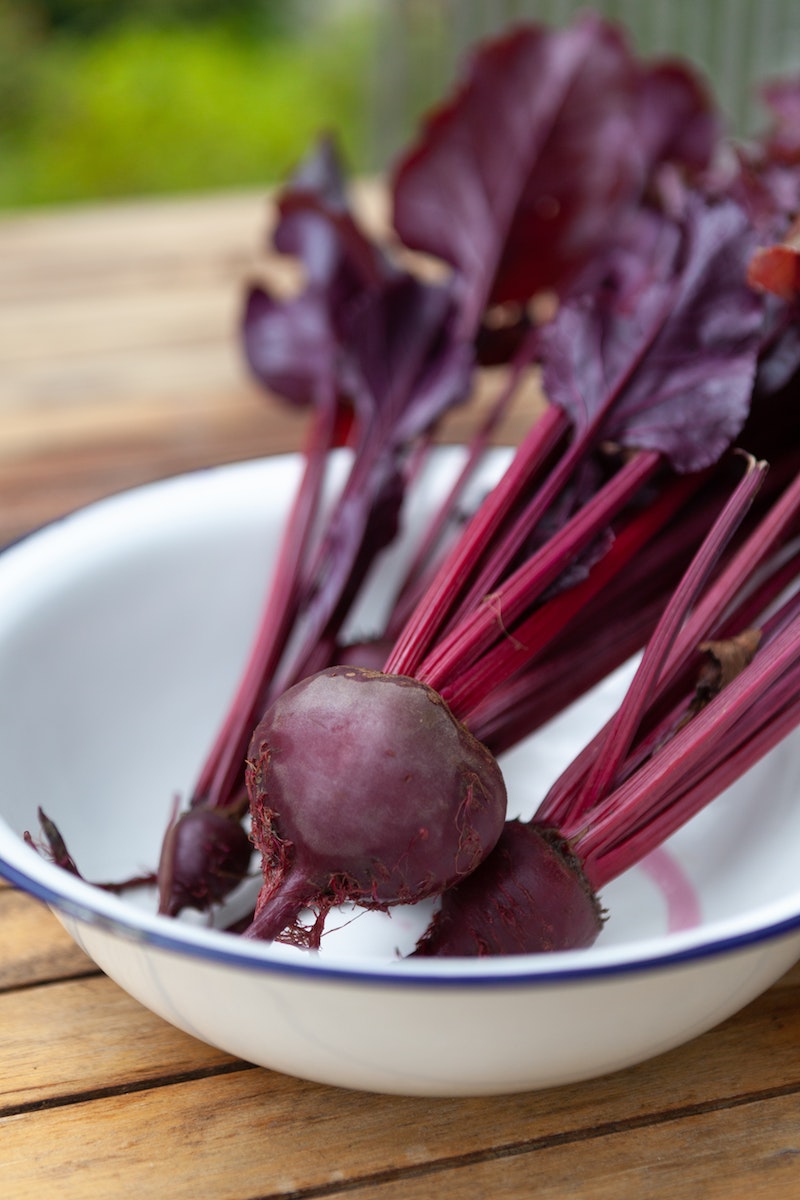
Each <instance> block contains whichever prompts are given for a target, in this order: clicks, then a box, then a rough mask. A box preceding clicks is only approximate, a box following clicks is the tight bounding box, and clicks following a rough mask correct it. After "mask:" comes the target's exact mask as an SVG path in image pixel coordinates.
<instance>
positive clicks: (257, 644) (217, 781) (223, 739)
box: [191, 398, 338, 807]
mask: <svg viewBox="0 0 800 1200" xmlns="http://www.w3.org/2000/svg"><path fill="white" fill-rule="evenodd" d="M337 411H338V408H337V405H336V402H335V400H334V399H332V398H329V400H328V402H326V403H322V404H320V405H319V406H318V408H317V409H316V410H315V419H314V422H313V424H312V426H311V429H310V431H309V436H308V441H307V444H306V450H305V454H304V468H303V475H302V478H301V481H300V486H299V488H298V489H297V492H296V494H295V497H294V501H293V504H292V509H291V512H290V513H289V516H288V518H287V521H286V525H285V526H284V534H283V541H282V544H281V547H280V550H279V553H278V558H277V562H276V566H275V571H274V574H273V577H272V581H271V585H270V589H269V594H268V596H267V600H266V603H265V605H264V608H263V610H262V616H261V620H260V623H259V627H258V630H257V633H256V636H255V639H254V642H253V646H252V649H251V651H250V654H249V656H248V660H247V665H246V668H245V672H244V675H243V676H242V679H241V681H240V683H239V686H238V689H237V692H236V695H235V696H234V699H233V701H232V703H231V705H230V707H229V709H228V712H227V715H226V717H225V720H224V721H223V723H222V725H221V727H220V729H219V731H218V733H217V737H216V739H215V741H214V743H213V745H212V747H211V750H210V752H209V754H208V756H207V758H206V761H205V763H204V765H203V767H202V768H201V771H200V773H199V775H198V778H197V781H196V783H195V786H194V791H193V794H192V800H191V804H192V807H195V806H197V805H200V804H206V805H210V806H214V807H224V806H226V805H228V804H230V802H231V800H232V799H234V797H235V796H236V795H237V794H241V793H243V791H244V760H245V754H246V751H247V746H248V743H249V741H250V738H251V736H252V732H253V727H254V726H255V724H256V722H257V720H258V718H259V717H260V715H261V713H262V711H263V709H264V706H265V704H266V703H267V700H268V696H269V689H270V684H271V681H272V677H273V674H274V672H275V670H276V668H277V665H278V662H279V660H280V658H281V655H282V654H283V652H284V649H285V644H286V638H287V636H288V634H289V631H290V630H291V627H292V622H293V619H294V616H295V603H294V601H295V598H296V594H297V589H298V586H299V580H300V572H301V566H302V562H303V556H304V553H305V551H306V548H307V545H308V539H309V535H310V531H311V528H312V526H313V523H314V519H315V517H316V515H317V512H318V509H319V503H320V497H321V491H322V484H323V481H324V478H325V470H326V466H327V461H328V452H329V451H330V449H331V448H332V445H333V438H334V436H335V432H336V421H337Z"/></svg>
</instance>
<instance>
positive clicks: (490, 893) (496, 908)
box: [414, 821, 603, 957]
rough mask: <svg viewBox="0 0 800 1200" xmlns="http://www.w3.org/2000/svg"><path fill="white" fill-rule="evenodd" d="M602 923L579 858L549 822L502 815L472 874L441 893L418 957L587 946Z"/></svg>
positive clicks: (593, 939)
mask: <svg viewBox="0 0 800 1200" xmlns="http://www.w3.org/2000/svg"><path fill="white" fill-rule="evenodd" d="M602 927H603V912H602V909H601V907H600V904H599V901H598V900H597V897H596V896H595V894H594V892H593V891H592V888H591V886H590V884H589V882H588V880H587V879H586V878H585V876H584V874H583V870H582V868H581V864H580V862H579V861H578V859H577V858H575V856H574V855H572V854H571V853H570V851H569V848H568V847H567V845H566V843H565V842H564V840H563V838H560V837H559V836H558V834H557V833H555V832H554V831H553V830H550V829H546V828H544V827H542V826H539V825H535V824H524V823H523V822H521V821H509V822H508V824H507V825H506V827H505V829H504V830H503V834H502V836H501V837H500V839H499V841H498V842H497V845H496V846H495V848H494V850H493V851H492V853H491V854H490V855H489V856H488V858H487V859H486V860H485V861H484V862H483V863H482V865H481V866H480V867H479V868H478V870H477V871H475V873H474V874H473V875H470V877H469V878H468V879H464V880H463V881H462V882H461V883H459V884H458V885H457V886H456V887H454V888H451V889H450V891H448V892H446V893H445V895H444V896H443V897H442V906H441V908H440V910H439V911H438V912H437V914H436V916H435V917H434V919H433V921H432V922H431V924H430V925H429V927H428V929H427V930H426V932H425V934H424V935H423V937H422V938H421V939H420V941H419V943H418V944H417V948H416V950H415V952H414V953H415V955H417V956H420V957H433V956H437V957H443V956H455V955H465V956H469V957H474V956H475V955H487V954H537V953H539V952H541V951H548V950H580V949H583V948H585V947H586V946H591V945H592V943H593V942H594V941H595V939H596V938H597V935H598V934H599V932H600V930H601V929H602Z"/></svg>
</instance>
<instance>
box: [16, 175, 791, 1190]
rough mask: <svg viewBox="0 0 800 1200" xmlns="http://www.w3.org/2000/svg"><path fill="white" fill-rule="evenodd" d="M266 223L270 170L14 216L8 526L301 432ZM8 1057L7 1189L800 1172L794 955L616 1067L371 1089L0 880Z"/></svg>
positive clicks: (673, 1182)
mask: <svg viewBox="0 0 800 1200" xmlns="http://www.w3.org/2000/svg"><path fill="white" fill-rule="evenodd" d="M266 223H267V207H266V204H265V201H264V198H263V197H262V196H261V195H260V194H252V193H251V194H236V195H232V196H216V197H207V198H206V197H204V198H201V199H191V200H183V201H174V202H158V203H144V204H124V205H119V206H115V207H109V208H99V209H88V210H75V211H72V212H69V211H67V212H61V213H56V214H48V215H30V216H27V215H26V216H20V217H11V218H6V219H5V220H3V221H0V542H7V541H8V540H10V539H12V538H14V537H16V536H19V535H21V534H23V533H24V532H25V531H26V530H29V529H31V528H33V527H35V526H36V525H38V524H39V523H41V522H43V521H46V520H48V519H50V518H52V517H54V516H56V515H58V514H59V513H63V512H65V511H67V510H69V509H72V508H74V507H75V506H76V505H78V504H82V503H84V502H86V501H90V500H92V499H93V498H95V497H99V496H102V495H104V494H107V493H109V492H112V491H116V490H118V489H120V488H124V487H127V486H130V485H133V484H136V483H140V482H143V481H145V480H150V479H153V478H156V477H158V476H163V475H167V474H171V473H173V472H177V471H182V470H187V469H191V468H193V467H198V466H202V465H205V464H210V463H215V462H221V461H226V460H234V459H240V458H245V457H250V456H254V455H261V454H265V453H271V452H278V451H283V450H286V449H289V448H294V447H295V446H297V444H298V442H299V439H300V436H301V433H302V429H303V422H302V420H301V419H299V418H298V417H297V416H296V415H294V414H291V413H289V412H287V411H286V410H284V409H281V408H278V407H275V406H274V405H272V404H270V403H267V402H265V400H264V398H263V397H262V395H261V394H260V393H259V391H258V389H257V388H256V387H255V386H254V385H253V384H252V383H251V382H250V381H249V380H248V379H247V377H246V375H245V372H244V370H243V367H242V362H241V358H240V355H239V350H238V346H237V339H236V327H237V320H238V313H239V306H240V300H241V295H242V288H243V281H244V279H245V277H246V276H248V275H249V274H250V273H251V272H254V271H255V270H257V269H259V266H260V260H261V254H262V244H263V237H264V230H265V228H266ZM513 433H514V430H513V429H512V430H511V434H512V436H513ZM34 799H35V798H34ZM33 802H34V800H33V799H32V801H31V803H33ZM466 1052H468V1048H466ZM0 1064H1V1067H0V1070H1V1071H2V1083H0V1195H2V1196H3V1197H4V1198H6V1197H7V1198H8V1200H28V1198H31V1200H32V1198H34V1197H35V1200H42V1197H45V1198H46V1197H50V1196H58V1198H59V1200H72V1198H74V1200H93V1198H95V1197H100V1198H102V1200H114V1198H115V1197H118V1196H126V1197H127V1196H130V1197H136V1200H145V1198H151V1197H152V1198H153V1200H155V1198H158V1200H163V1198H164V1197H168V1198H169V1200H182V1198H186V1200H203V1198H206V1197H209V1198H213V1200H255V1198H259V1200H261V1198H265V1197H273V1196H283V1197H287V1196H289V1197H312V1196H313V1197H320V1196H325V1197H344V1196H347V1197H350V1198H352V1200H367V1198H370V1200H429V1198H430V1197H431V1196H432V1195H435V1196H437V1197H438V1200H456V1198H458V1200H466V1198H467V1197H469V1198H470V1200H472V1198H473V1197H479V1198H480V1197H487V1198H488V1197H491V1198H493V1200H503V1198H507V1197H527V1196H531V1195H535V1196H537V1197H559V1198H562V1197H575V1196H581V1197H584V1196H585V1197H593V1198H594V1197H597V1198H605V1197H608V1198H609V1200H612V1198H613V1200H627V1198H631V1200H633V1198H636V1200H641V1198H642V1197H675V1198H676V1200H678V1198H680V1200H688V1198H691V1200H698V1198H700V1197H720V1198H721V1200H723V1198H724V1200H736V1198H737V1197H748V1200H751V1198H755V1197H765V1198H769V1200H790V1197H791V1198H792V1200H794V1198H796V1197H797V1196H798V1195H800V969H795V970H793V971H791V972H790V973H789V974H788V975H787V976H786V977H785V978H784V979H783V980H782V981H781V982H780V983H779V984H777V985H776V986H775V987H773V988H772V990H771V991H770V992H769V993H767V994H766V995H765V996H763V997H762V998H761V999H760V1000H757V1001H756V1002H755V1003H754V1004H751V1005H750V1006H749V1007H748V1008H747V1009H745V1010H744V1011H743V1012H742V1013H740V1014H739V1015H738V1016H736V1017H734V1018H733V1019H731V1020H729V1021H727V1022H726V1023H725V1024H724V1025H722V1026H720V1027H719V1028H718V1029H716V1030H714V1031H712V1032H711V1033H708V1034H706V1035H705V1036H704V1037H701V1038H699V1039H697V1040H696V1041H694V1042H693V1043H691V1044H690V1045H688V1046H685V1047H684V1048H682V1049H680V1050H676V1051H674V1052H672V1053H670V1054H667V1055H665V1056H663V1057H661V1058H659V1059H657V1060H655V1061H653V1062H650V1063H645V1064H643V1065H642V1066H639V1067H637V1068H635V1069H633V1070H628V1071H625V1072H622V1073H619V1074H616V1075H614V1076H612V1077H610V1078H607V1079H603V1080H597V1081H593V1082H590V1083H586V1084H582V1085H579V1086H574V1087H564V1088H559V1089H554V1090H550V1091H545V1092H539V1093H530V1094H525V1095H518V1096H508V1097H499V1098H492V1099H476V1100H429V1099H404V1098H393V1097H381V1096H371V1095H365V1094H360V1093H355V1092H345V1091H338V1090H336V1089H333V1088H328V1087H323V1086H319V1085H317V1084H312V1083H307V1082H303V1081H300V1080H296V1079H291V1078H288V1077H285V1076H282V1075H278V1074H275V1073H272V1072H270V1071H266V1070H263V1069H260V1068H254V1067H252V1066H251V1065H249V1064H247V1063H244V1062H239V1061H236V1060H234V1059H232V1058H230V1057H229V1056H228V1055H226V1054H223V1053H220V1052H219V1051H216V1050H212V1049H210V1048H209V1047H207V1046H204V1045H202V1044H200V1043H199V1042H195V1041H193V1040H192V1039H191V1038H189V1037H187V1036H185V1035H184V1034H182V1033H179V1032H177V1031H176V1030H174V1029H173V1028H172V1027H171V1026H169V1025H166V1024H164V1023H163V1022H162V1021H161V1020H159V1019H158V1018H157V1017H155V1016H153V1015H151V1014H150V1013H149V1012H148V1011H146V1010H145V1009H143V1008H141V1007H140V1006H139V1005H137V1004H136V1003H135V1002H134V1001H133V1000H131V999H129V998H128V996H127V995H126V994H125V993H123V992H122V991H120V989H119V988H118V987H117V986H116V985H115V984H113V983H112V982H111V981H110V980H108V979H107V978H105V977H104V976H103V975H101V974H100V973H99V972H98V971H97V970H96V969H95V967H94V966H93V964H92V963H91V962H89V961H88V960H87V959H86V958H85V957H84V956H83V955H82V953H81V952H80V951H79V950H78V949H77V948H76V947H75V946H74V945H73V944H72V943H71V941H70V940H69V939H68V937H67V936H66V934H64V933H63V931H62V930H61V927H60V926H59V925H58V923H57V922H56V920H55V918H54V917H53V916H52V915H51V914H50V913H49V912H48V911H47V910H46V909H44V908H43V907H41V906H40V905H39V904H38V903H37V902H35V901H33V900H32V899H30V898H29V897H27V896H24V895H22V894H20V893H17V892H15V891H13V890H12V889H11V888H10V887H7V886H0Z"/></svg>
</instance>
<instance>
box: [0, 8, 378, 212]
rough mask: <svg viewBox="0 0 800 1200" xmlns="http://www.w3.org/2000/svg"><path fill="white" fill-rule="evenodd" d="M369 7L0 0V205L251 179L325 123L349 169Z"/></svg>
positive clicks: (274, 172)
mask: <svg viewBox="0 0 800 1200" xmlns="http://www.w3.org/2000/svg"><path fill="white" fill-rule="evenodd" d="M334 9H335V10H336V12H335V15H334ZM368 9H369V6H367V9H364V10H361V9H359V8H358V6H355V7H351V8H347V7H345V8H344V9H341V10H340V9H339V8H338V6H335V5H334V6H332V8H328V7H327V6H326V5H322V4H320V5H309V4H308V3H307V2H306V3H305V4H303V3H301V4H297V3H292V2H291V0H286V2H285V3H284V2H282V0H273V2H272V3H270V2H269V0H234V2H232V3H224V2H220V0H31V2H30V3H20V2H16V3H14V2H13V0H0V205H2V206H3V207H6V208H8V207H18V206H25V205H33V204H46V203H56V202H63V201H73V200H84V199H106V198H111V197H120V196H132V195H144V194H153V193H165V192H179V191H190V190H194V189H202V188H214V187H227V186H239V185H250V184H253V185H260V184H264V183H268V182H271V181H274V180H276V179H279V178H282V177H284V176H285V174H286V173H287V171H288V170H289V169H290V168H291V167H292V166H293V165H294V163H295V162H296V161H297V159H298V158H299V157H300V156H301V155H302V154H303V153H304V152H305V150H306V149H307V147H308V146H309V144H310V143H311V141H312V140H313V138H314V137H315V135H316V134H317V133H318V132H319V131H320V130H321V129H330V128H335V129H336V130H337V132H338V133H339V135H340V140H341V143H342V146H343V149H344V152H345V155H346V156H347V158H348V160H349V162H350V164H351V165H352V166H353V168H354V169H358V168H360V167H362V166H363V165H364V163H365V159H366V156H367V142H368V138H369V128H368V122H367V112H366V109H367V105H366V102H365V97H366V94H367V91H368V87H369V69H370V68H369V55H370V49H371V36H372V34H371V25H370V19H369V11H368ZM309 14H310V17H311V19H309Z"/></svg>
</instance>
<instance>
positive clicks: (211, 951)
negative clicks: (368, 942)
mask: <svg viewBox="0 0 800 1200" xmlns="http://www.w3.org/2000/svg"><path fill="white" fill-rule="evenodd" d="M52 869H53V870H59V868H56V867H54V868H52ZM0 876H2V877H4V878H5V879H6V880H7V881H8V883H10V884H11V885H12V887H16V888H18V889H20V890H22V891H24V892H27V893H28V894H29V895H31V896H33V897H35V898H36V899H37V900H40V901H42V902H43V903H44V904H46V905H47V906H48V907H50V908H53V909H57V910H58V911H59V912H62V913H64V914H65V915H66V916H68V917H72V918H74V919H75V920H77V921H79V922H82V923H84V924H88V925H90V926H93V927H95V928H102V929H104V930H105V931H107V932H110V933H113V934H116V935H119V936H120V937H123V938H124V939H125V940H126V941H135V942H138V943H139V944H143V945H147V946H150V947H154V948H156V949H160V950H167V951H172V952H175V953H178V954H180V955H185V956H189V957H194V958H201V959H205V960H207V961H209V962H213V963H222V964H227V965H229V966H234V967H239V968H244V969H247V970H251V971H256V972H262V971H264V972H268V973H276V974H281V975H290V976H293V977H295V978H301V979H305V980H308V981H309V982H312V981H315V980H316V981H319V980H321V979H322V980H330V981H339V982H344V983H359V984H370V985H383V986H389V987H397V986H401V987H416V988H419V987H424V988H432V989H437V988H451V987H459V988H465V987H470V988H486V987H493V988H498V987H519V986H527V987H530V986H531V985H532V984H535V985H537V986H549V985H554V984H563V983H568V982H574V981H577V980H584V981H586V980H595V979H609V978H614V977H617V976H621V975H630V974H641V973H646V972H650V971H653V970H663V969H667V968H670V967H680V966H685V965H688V964H691V963H695V962H697V961H699V960H702V959H707V958H713V957H719V956H721V955H725V954H730V953H732V952H734V951H740V950H747V949H750V948H752V947H754V946H757V945H759V944H761V943H764V942H769V941H774V940H776V939H778V938H781V937H783V936H786V935H789V934H791V933H798V932H800V912H797V913H795V914H794V915H793V916H788V917H785V918H783V919H781V920H778V921H774V922H772V923H770V924H766V925H761V926H757V927H755V928H752V929H748V930H744V931H742V932H741V933H731V934H723V935H722V936H720V937H718V938H713V939H705V940H703V941H700V942H699V943H696V944H691V945H689V946H684V947H678V948H676V949H674V950H664V951H658V952H654V953H651V954H645V955H644V956H643V957H638V958H630V959H629V958H626V957H625V950H626V949H632V948H633V946H634V945H635V944H632V945H631V947H628V948H623V947H614V948H613V949H614V950H616V951H619V952H620V954H621V957H619V958H618V960H617V961H611V962H606V963H602V962H600V963H598V962H587V963H586V964H585V965H580V964H578V965H575V966H572V965H569V966H564V967H559V966H557V965H555V964H556V962H557V959H558V958H559V957H561V956H560V955H558V954H556V955H553V956H550V955H547V956H543V957H544V958H546V959H547V960H548V961H549V963H552V964H554V965H553V966H552V967H550V966H547V965H546V964H545V963H544V961H542V963H541V965H542V966H545V970H543V971H542V970H538V969H537V970H529V969H520V970H514V969H511V970H508V971H507V972H497V973H495V974H492V973H490V971H489V970H488V969H487V970H486V971H485V972H481V973H475V972H474V969H473V970H472V971H469V972H465V973H460V972H459V971H458V970H457V969H455V970H453V972H452V973H447V974H433V973H430V972H432V971H434V970H435V969H436V968H435V966H434V963H433V962H431V961H430V960H427V962H426V967H425V968H422V969H421V968H420V965H419V964H414V965H413V966H411V965H410V960H409V959H403V960H401V959H398V960H397V963H398V965H399V964H400V963H401V962H402V964H403V969H402V972H401V971H398V972H397V973H395V972H394V971H392V970H391V969H390V965H387V966H386V967H384V968H382V969H380V970H374V969H371V968H370V967H369V966H366V965H365V966H358V967H351V966H347V965H345V964H343V963H333V962H332V963H330V964H328V963H325V962H320V961H319V960H316V959H315V960H314V961H313V962H307V961H306V962H303V961H298V962H289V961H283V960H278V959H264V958H260V957H258V955H257V954H245V953H241V952H240V951H238V950H236V949H232V948H228V947H226V946H224V945H219V946H217V945H210V944H207V943H195V942H194V941H193V940H192V939H191V937H189V938H184V937H178V936H175V935H173V934H171V933H169V932H167V931H166V929H165V931H164V932H162V931H161V930H156V929H149V928H144V927H142V926H141V925H137V924H134V923H133V922H129V921H126V920H124V919H122V918H120V917H117V916H114V915H112V914H110V913H107V912H102V911H100V910H99V909H98V908H95V907H92V906H91V904H88V903H82V902H81V901H79V900H74V899H72V898H70V897H68V896H65V895H64V894H63V893H61V892H59V891H57V890H56V889H55V888H53V887H50V886H49V885H48V884H46V883H43V882H41V881H39V880H35V879H33V878H32V877H31V876H30V875H28V874H26V873H25V872H24V871H22V870H20V869H19V868H17V867H15V866H14V865H13V864H11V863H10V862H8V860H7V859H4V858H2V857H0ZM81 885H82V886H83V887H86V888H89V889H91V890H94V889H92V885H91V884H87V883H85V882H83V881H81ZM137 911H138V910H137ZM156 919H157V920H158V921H163V922H164V923H165V925H168V923H169V921H170V918H167V917H158V918H156ZM181 928H182V929H183V930H184V932H187V931H189V930H190V929H193V928H194V929H196V928H197V927H191V926H185V925H183V926H181ZM210 932H212V933H213V934H214V936H215V937H216V936H219V937H220V938H226V937H231V938H232V939H234V940H235V935H234V934H225V933H224V932H222V931H220V930H213V931H210ZM251 944H252V943H251ZM583 953H584V951H569V952H565V956H566V955H568V956H569V957H570V958H573V957H575V956H576V955H581V954H583ZM609 953H611V948H609ZM520 957H523V956H520ZM524 957H526V958H533V957H534V956H533V955H530V956H524ZM446 961H447V963H448V964H451V963H456V962H458V961H459V960H457V959H449V960H446ZM461 961H467V960H461ZM469 961H470V963H471V964H472V965H473V968H474V964H475V963H476V962H477V961H478V960H469ZM480 961H481V963H487V960H486V959H482V960H480ZM502 961H503V963H504V964H507V965H508V966H510V967H512V968H513V966H514V962H513V960H512V959H511V958H508V959H503V960H502ZM516 961H518V959H517V960H516ZM439 966H440V968H441V964H439Z"/></svg>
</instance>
